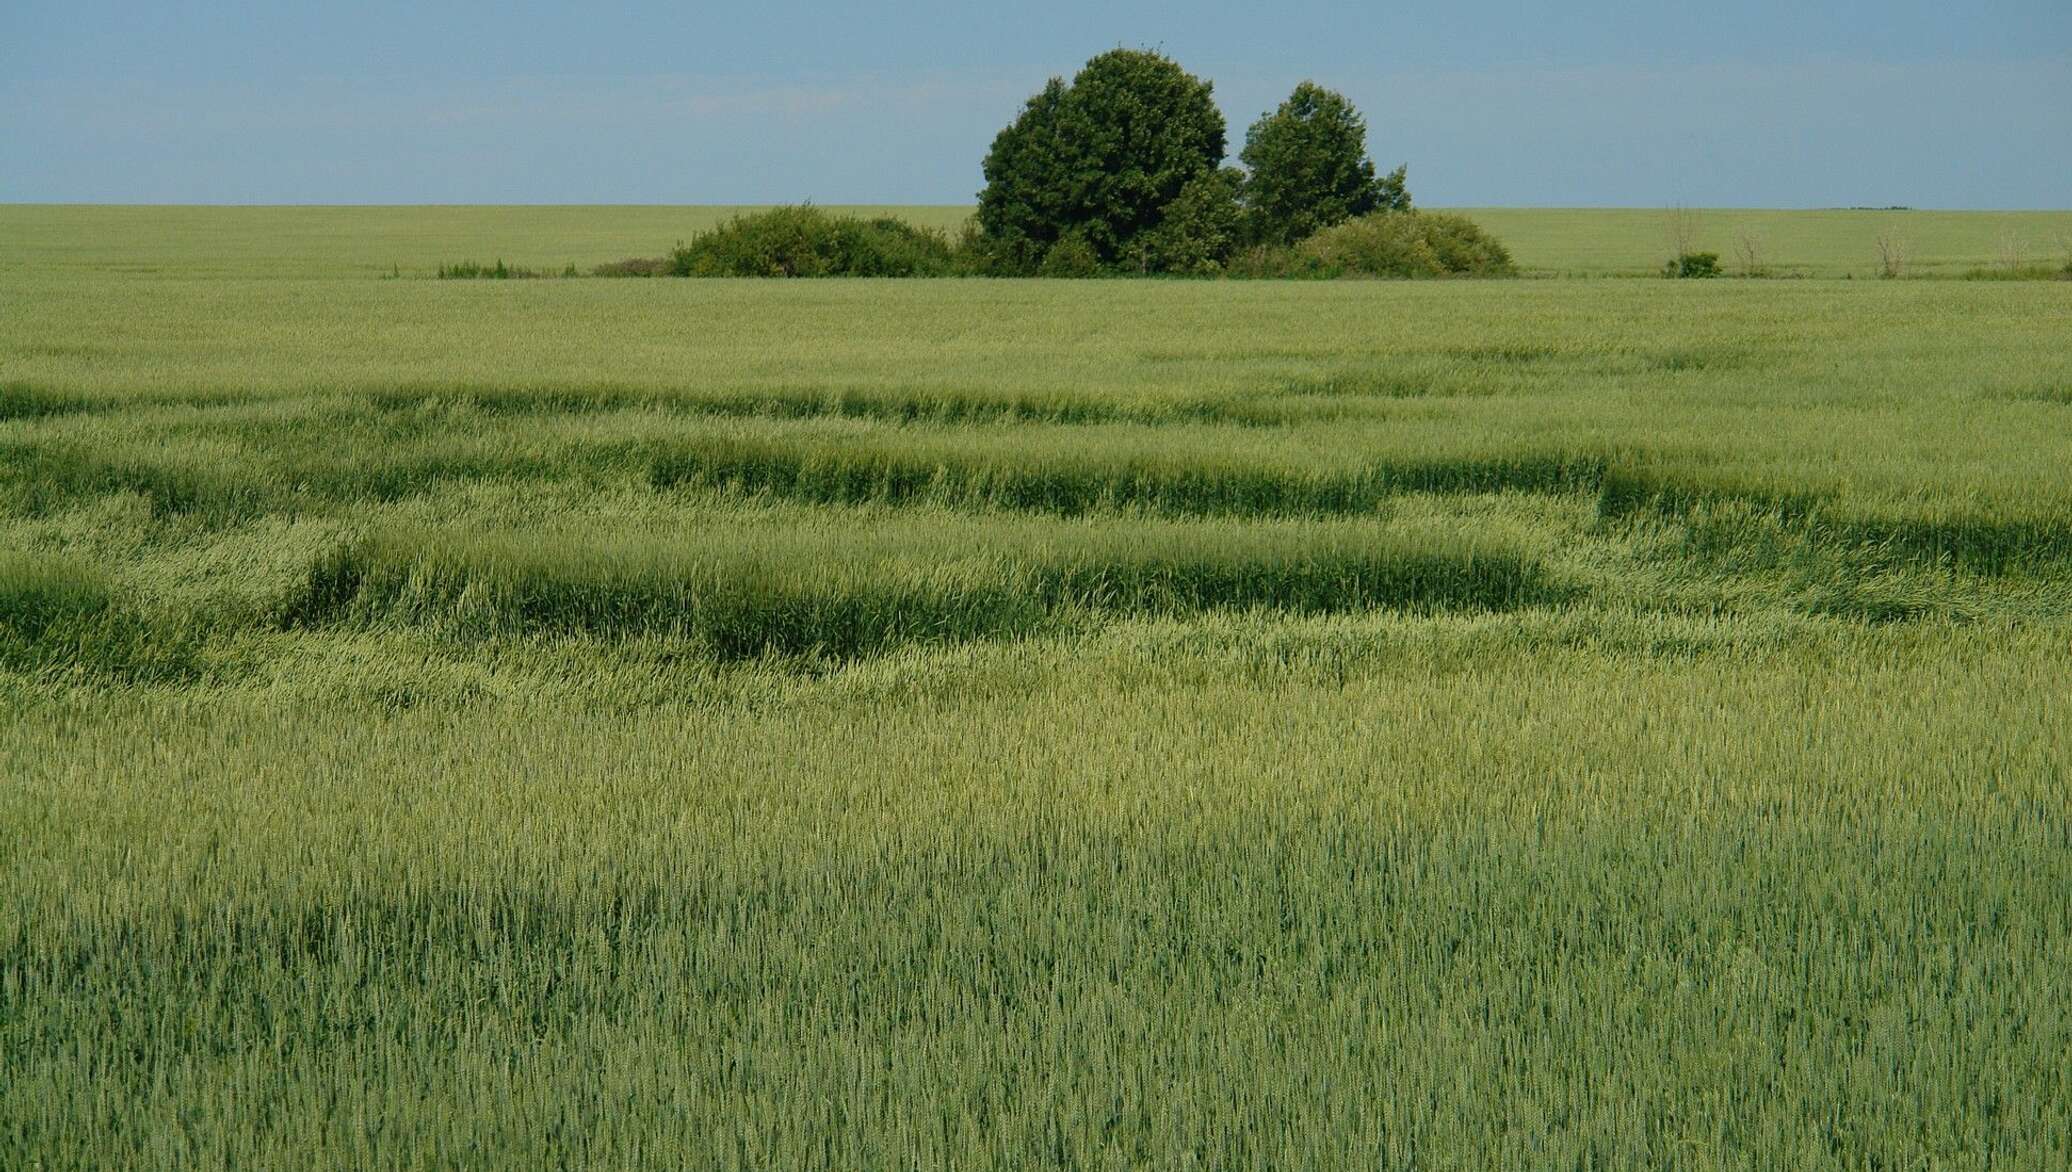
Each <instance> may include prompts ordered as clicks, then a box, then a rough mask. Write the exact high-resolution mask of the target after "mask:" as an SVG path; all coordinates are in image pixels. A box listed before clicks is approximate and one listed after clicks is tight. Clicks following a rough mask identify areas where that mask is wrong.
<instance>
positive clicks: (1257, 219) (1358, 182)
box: [1238, 81, 1410, 245]
mask: <svg viewBox="0 0 2072 1172" xmlns="http://www.w3.org/2000/svg"><path fill="white" fill-rule="evenodd" d="M1238 157H1239V158H1241V159H1243V160H1244V164H1245V166H1246V168H1248V169H1249V171H1250V174H1249V175H1247V176H1246V179H1245V185H1244V201H1245V212H1246V220H1247V227H1248V228H1249V230H1250V233H1251V237H1252V239H1253V240H1254V241H1255V242H1257V243H1260V244H1267V245H1275V244H1293V243H1295V242H1296V241H1298V240H1302V239H1304V238H1305V237H1308V236H1311V235H1313V234H1315V233H1316V232H1317V231H1319V230H1321V229H1324V228H1329V227H1331V226H1332V225H1334V224H1339V223H1343V222H1344V221H1346V220H1349V219H1352V218H1353V217H1355V216H1364V215H1366V214H1368V213H1369V212H1376V211H1406V210H1408V209H1409V207H1410V193H1409V192H1408V191H1406V190H1405V189H1404V174H1405V168H1402V167H1398V168H1396V170H1395V171H1393V172H1391V173H1390V174H1389V175H1388V176H1387V177H1385V178H1382V177H1377V176H1376V175H1375V172H1374V160H1372V159H1370V158H1368V157H1367V123H1366V120H1365V119H1363V118H1362V117H1360V113H1359V111H1358V110H1356V109H1354V108H1353V105H1352V103H1351V102H1348V101H1346V100H1345V97H1344V96H1343V95H1341V94H1338V93H1336V92H1334V91H1331V90H1327V89H1325V88H1323V87H1322V86H1319V85H1317V84H1316V83H1314V82H1308V81H1305V82H1303V83H1302V84H1301V85H1298V86H1296V87H1295V92H1294V93H1293V94H1291V95H1289V97H1288V100H1287V101H1285V102H1283V103H1281V106H1280V108H1279V109H1278V110H1275V111H1274V112H1273V113H1271V114H1268V115H1266V116H1264V117H1262V118H1261V119H1260V120H1259V121H1257V122H1255V123H1253V124H1252V128H1251V130H1249V131H1247V132H1246V134H1245V149H1244V150H1243V151H1242V152H1241V153H1240V154H1239V156H1238Z"/></svg>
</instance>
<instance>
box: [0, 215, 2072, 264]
mask: <svg viewBox="0 0 2072 1172" xmlns="http://www.w3.org/2000/svg"><path fill="white" fill-rule="evenodd" d="M748 210H752V209H747V208H724V207H709V206H707V207H681V208H672V207H267V208H217V207H176V208H160V207H78V206H65V207H55V206H43V205H26V204H0V273H17V274H22V273H33V272H50V271H75V272H78V271H86V272H104V273H120V274H124V275H128V276H137V277H144V276H182V277H197V276H239V277H287V276H297V277H325V276H355V275H357V276H376V275H383V274H389V273H396V272H400V273H402V274H403V275H406V276H425V275H429V274H430V273H431V272H432V271H433V270H434V269H436V268H437V267H438V266H439V265H440V264H448V263H454V262H459V261H465V260H474V261H480V262H482V263H485V264H486V263H491V262H493V261H495V260H498V259H502V260H504V261H506V262H507V263H509V264H512V265H519V266H523V267H526V268H532V269H539V270H543V271H548V272H560V271H561V270H562V269H563V268H565V267H566V266H568V265H571V264H572V265H575V266H577V268H579V269H581V270H584V271H588V270H589V269H590V268H591V267H592V266H594V265H597V264H601V263H604V262H607V261H614V260H621V259H624V258H626V257H632V256H656V255H660V254H661V253H664V252H667V251H668V250H669V248H670V247H671V246H672V245H673V244H675V243H676V242H677V241H679V240H683V239H685V238H687V237H689V236H690V235H692V234H693V233H695V232H697V231H698V230H700V229H702V228H705V227H709V226H710V225H712V224H715V223H717V222H719V221H720V220H722V219H724V218H726V217H727V216H730V215H734V214H737V213H739V212H743V211H748ZM830 210H836V211H853V212H857V213H861V214H873V215H876V214H886V215H897V216H900V217H903V218H905V219H908V220H911V221H913V222H915V223H918V224H924V225H929V226H933V227H939V228H945V229H954V228H955V227H956V226H957V225H959V224H961V223H963V221H964V220H965V218H966V217H967V216H968V215H969V214H970V209H969V208H963V207H868V208H866V207H856V208H831V209H830ZM1466 210H1467V212H1468V214H1469V215H1471V216H1473V217H1474V218H1475V219H1476V220H1478V221H1480V222H1481V223H1483V224H1484V225H1486V226H1487V227H1489V228H1490V229H1491V230H1492V231H1494V232H1495V233H1496V234H1497V235H1498V236H1499V237H1500V238H1502V239H1503V240H1504V242H1505V243H1506V244H1507V245H1509V246H1510V248H1511V251H1512V253H1513V254H1514V255H1515V257H1516V258H1517V260H1518V263H1519V264H1520V265H1521V266H1523V267H1524V268H1525V269H1526V270H1527V271H1528V272H1533V273H1541V274H1548V273H1565V274H1574V275H1607V274H1609V275H1638V274H1651V273H1654V272H1657V271H1659V270H1660V268H1661V265H1662V262H1663V260H1664V259H1665V258H1666V257H1667V256H1668V255H1669V252H1670V237H1669V234H1668V221H1669V213H1668V212H1667V211H1665V210H1661V209H1646V208H1640V209H1583V210H1561V209H1540V208H1530V209H1521V208H1476V209H1466ZM1692 218H1693V220H1694V223H1695V225H1696V234H1695V241H1696V246H1697V247H1698V248H1700V249H1709V250H1712V251H1716V252H1718V253H1720V255H1721V256H1722V257H1723V258H1724V259H1725V261H1726V264H1727V267H1728V269H1729V271H1730V272H1733V271H1738V270H1739V265H1740V252H1739V249H1740V247H1741V243H1742V239H1743V237H1744V236H1748V237H1752V238H1753V239H1754V240H1755V241H1756V242H1757V245H1758V248H1759V251H1760V255H1761V258H1762V261H1763V263H1764V264H1765V265H1767V266H1769V267H1770V268H1771V269H1772V270H1774V271H1775V272H1776V273H1777V274H1778V275H1785V276H1817V277H1841V276H1850V275H1853V276H1858V277H1866V276H1872V275H1875V274H1876V273H1877V271H1878V252H1877V240H1878V237H1879V236H1880V235H1889V236H1892V237H1894V238H1896V239H1897V240H1898V241H1900V243H1901V244H1902V245H1903V247H1904V248H1905V251H1906V254H1907V257H1908V264H1907V271H1908V272H1910V273H1913V274H1915V275H1951V274H1955V273H1961V272H1963V271H1965V270H1967V269H1971V268H1975V267H1979V266H1989V265H1996V264H1999V263H2000V262H2001V260H2002V259H2003V256H2004V253H2005V251H2006V248H2007V246H2008V245H2009V243H2010V242H2012V243H2013V244H2015V245H2016V246H2018V248H2019V250H2020V252H2021V255H2022V256H2023V257H2024V258H2025V259H2026V261H2027V262H2028V263H2031V264H2044V263H2049V264H2053V265H2062V264H2064V263H2066V261H2067V260H2068V259H2072V211H2059V212H1913V211H1908V212H1852V211H1732V210H1728V211H1713V210H1699V211H1695V212H1693V213H1692Z"/></svg>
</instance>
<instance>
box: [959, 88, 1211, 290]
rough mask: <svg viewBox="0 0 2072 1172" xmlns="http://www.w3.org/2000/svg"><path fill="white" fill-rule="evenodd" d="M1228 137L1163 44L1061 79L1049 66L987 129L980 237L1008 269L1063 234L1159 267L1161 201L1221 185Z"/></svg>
mask: <svg viewBox="0 0 2072 1172" xmlns="http://www.w3.org/2000/svg"><path fill="white" fill-rule="evenodd" d="M1225 145H1226V143H1225V131H1224V124H1223V114H1222V112H1221V111H1220V110H1218V109H1217V108H1216V103H1215V101H1214V99H1213V98H1212V97H1211V96H1210V84H1209V83H1208V82H1206V81H1203V80H1201V79H1200V78H1197V77H1195V76H1193V75H1192V74H1189V73H1188V72H1187V71H1186V70H1184V69H1182V68H1180V66H1179V65H1178V64H1177V63H1175V62H1174V61H1172V60H1171V59H1170V58H1167V57H1166V56H1164V55H1163V54H1160V53H1154V52H1149V51H1145V50H1136V49H1116V50H1113V51H1111V52H1107V53H1103V54H1101V55H1100V56H1098V57H1095V58H1094V59H1093V60H1091V61H1088V62H1087V63H1086V66H1085V68H1083V69H1081V70H1080V71H1079V73H1078V74H1077V75H1076V76H1075V77H1073V79H1072V81H1071V84H1069V85H1068V84H1066V83H1065V82H1064V81H1063V80H1062V79H1060V78H1052V79H1051V81H1050V84H1049V85H1047V86H1045V87H1044V88H1043V90H1042V92H1040V93H1038V94H1036V95H1035V96H1034V97H1032V98H1030V99H1029V101H1028V104H1027V105H1026V106H1024V107H1023V108H1022V112H1021V114H1020V116H1019V117H1017V118H1016V119H1015V120H1014V123H1013V124H1012V125H1010V126H1009V127H1007V128H1006V129H1005V130H1002V131H1001V132H1000V134H999V137H997V138H995V139H994V140H993V149H992V150H991V151H989V152H987V154H986V161H985V175H986V187H985V190H984V191H982V192H980V193H979V203H978V224H979V230H980V233H981V236H980V243H981V245H982V247H983V249H984V251H985V252H986V253H987V255H989V256H990V257H991V258H992V260H993V262H994V264H995V266H996V267H998V268H999V269H1001V270H1003V271H1010V272H1030V271H1034V270H1035V269H1036V268H1037V267H1038V266H1039V265H1041V264H1042V263H1043V260H1044V258H1045V256H1046V255H1047V254H1048V253H1049V252H1050V250H1051V248H1052V247H1053V246H1054V245H1056V244H1057V243H1058V241H1059V240H1061V239H1068V238H1069V240H1070V241H1071V247H1072V248H1073V249H1074V250H1075V251H1079V250H1085V251H1087V252H1090V254H1091V255H1092V257H1093V258H1094V259H1095V260H1096V261H1097V262H1098V263H1099V264H1101V265H1104V266H1117V265H1122V266H1127V267H1131V268H1159V267H1162V265H1163V263H1164V258H1165V257H1166V256H1167V255H1168V254H1169V253H1170V252H1171V251H1172V250H1171V249H1170V248H1169V247H1166V245H1167V244H1168V243H1169V238H1170V237H1171V236H1172V233H1167V234H1166V235H1165V236H1163V237H1161V236H1159V235H1158V230H1159V229H1160V228H1161V226H1163V225H1164V223H1165V221H1166V218H1167V211H1168V209H1169V208H1171V207H1173V205H1174V204H1175V202H1176V201H1178V200H1180V197H1181V195H1182V193H1183V192H1186V193H1188V195H1189V197H1190V204H1191V203H1197V202H1200V201H1201V200H1203V199H1205V198H1208V197H1209V195H1210V194H1211V193H1212V192H1213V191H1217V190H1222V189H1223V188H1226V187H1227V186H1228V185H1227V184H1222V183H1219V181H1218V180H1217V179H1216V178H1215V177H1216V175H1217V168H1218V167H1219V166H1220V165H1221V164H1222V162H1223V154H1224V150H1225ZM1196 211H1197V212H1198V211H1199V209H1196ZM1198 236H1199V234H1198V233H1190V234H1189V240H1190V241H1197V240H1198Z"/></svg>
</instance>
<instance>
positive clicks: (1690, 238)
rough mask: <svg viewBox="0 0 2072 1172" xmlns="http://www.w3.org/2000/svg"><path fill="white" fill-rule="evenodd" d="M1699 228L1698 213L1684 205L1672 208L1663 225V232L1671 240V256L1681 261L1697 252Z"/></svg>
mask: <svg viewBox="0 0 2072 1172" xmlns="http://www.w3.org/2000/svg"><path fill="white" fill-rule="evenodd" d="M1698 227H1699V224H1698V213H1697V212H1695V211H1693V210H1691V209H1690V208H1687V207H1685V206H1684V205H1682V204H1677V205H1676V206H1675V207H1673V208H1670V209H1669V213H1668V219H1667V220H1666V221H1665V222H1664V224H1663V232H1664V234H1665V235H1667V236H1668V238H1669V255H1670V256H1672V257H1674V258H1676V259H1677V260H1681V259H1683V258H1684V257H1686V256H1689V255H1690V254H1691V253H1693V252H1695V251H1697V247H1698Z"/></svg>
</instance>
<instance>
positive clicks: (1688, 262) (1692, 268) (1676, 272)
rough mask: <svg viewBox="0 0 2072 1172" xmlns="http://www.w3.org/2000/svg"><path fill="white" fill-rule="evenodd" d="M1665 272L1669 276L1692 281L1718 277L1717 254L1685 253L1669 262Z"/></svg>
mask: <svg viewBox="0 0 2072 1172" xmlns="http://www.w3.org/2000/svg"><path fill="white" fill-rule="evenodd" d="M1666 272H1667V273H1668V275H1669V276H1671V277H1675V278H1679V279H1683V280H1694V279H1704V278H1707V277H1717V276H1719V275H1720V267H1719V253H1717V252H1686V253H1683V254H1682V255H1680V256H1678V257H1677V258H1676V259H1675V260H1673V261H1670V262H1669V265H1668V268H1667V269H1666Z"/></svg>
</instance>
